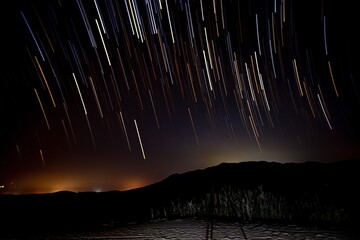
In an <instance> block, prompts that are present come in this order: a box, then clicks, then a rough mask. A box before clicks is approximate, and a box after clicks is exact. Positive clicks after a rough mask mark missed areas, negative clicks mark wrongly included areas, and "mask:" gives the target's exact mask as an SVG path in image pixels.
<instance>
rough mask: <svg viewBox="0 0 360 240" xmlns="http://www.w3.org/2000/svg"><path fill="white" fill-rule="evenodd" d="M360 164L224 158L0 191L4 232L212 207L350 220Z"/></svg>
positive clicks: (251, 215)
mask: <svg viewBox="0 0 360 240" xmlns="http://www.w3.org/2000/svg"><path fill="white" fill-rule="evenodd" d="M359 170H360V160H347V161H338V162H333V163H319V162H305V163H277V162H266V161H260V162H240V163H221V164H219V165H217V166H213V167H209V168H206V169H199V170H194V171H189V172H186V173H182V174H173V175H170V176H169V177H167V178H166V179H164V180H162V181H160V182H157V183H154V184H151V185H149V186H145V187H141V188H138V189H133V190H127V191H109V192H100V193H98V192H78V193H75V192H68V191H62V192H56V193H48V194H24V195H0V212H1V218H0V225H1V226H2V228H3V229H4V230H6V231H3V233H4V232H14V231H19V229H22V230H23V231H25V232H27V233H28V232H36V231H61V230H63V229H74V228H88V227H91V228H94V227H99V226H104V225H114V224H125V223H129V222H141V221H150V220H154V219H158V218H176V217H187V216H190V217H206V215H207V214H208V213H209V209H210V207H212V208H213V209H214V210H213V212H212V215H214V214H215V215H216V216H219V217H234V216H235V217H237V218H239V217H243V220H268V219H275V220H289V221H293V220H302V221H303V222H306V221H308V220H315V221H320V220H326V221H328V222H334V223H340V224H343V225H348V226H351V225H353V224H354V223H355V222H356V219H357V217H358V216H359V214H358V213H359V200H360V199H359V197H358V196H359V195H358V191H359V187H358V186H359V184H358V183H359V180H360V179H359V178H360V177H359V176H360V175H359ZM226 206H231V207H229V209H227V207H226ZM279 206H280V207H279ZM239 209H240V210H241V209H242V210H241V211H240V210H239ZM250 210H251V211H250ZM279 211H281V212H279ZM234 212H236V214H235V213H234ZM215 215H214V216H215ZM239 215H240V216H239ZM297 217H298V219H297ZM263 218H266V219H263Z"/></svg>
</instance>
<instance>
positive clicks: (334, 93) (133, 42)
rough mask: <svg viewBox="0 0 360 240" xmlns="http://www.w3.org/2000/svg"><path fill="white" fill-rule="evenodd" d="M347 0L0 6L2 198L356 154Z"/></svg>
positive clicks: (352, 32) (353, 40)
mask: <svg viewBox="0 0 360 240" xmlns="http://www.w3.org/2000/svg"><path fill="white" fill-rule="evenodd" d="M351 5H352V4H350V3H333V2H331V1H315V2H311V3H309V2H303V1H294V0H293V1H290V0H272V1H250V0H240V1H234V0H233V1H231V0H220V1H219V0H213V1H210V0H209V1H204V0H199V1H195V0H118V1H114V0H94V1H84V0H74V1H63V0H47V1H38V0H35V1H22V0H17V1H13V2H12V3H2V7H1V8H2V10H1V15H2V17H1V18H2V19H1V28H2V34H1V35H2V39H3V41H4V42H3V43H2V46H1V53H2V54H1V55H2V59H3V61H2V62H3V63H2V64H1V73H0V74H1V82H0V84H1V88H0V91H1V103H0V107H1V116H2V119H3V121H2V123H1V125H2V126H1V132H2V134H1V135H2V136H1V141H2V144H1V152H0V153H1V155H0V156H1V159H0V161H1V162H0V164H1V165H0V169H1V170H0V185H1V186H3V187H2V188H1V189H0V192H6V193H25V192H51V191H57V190H71V191H88V190H90V191H95V189H97V190H99V189H100V190H101V191H105V190H112V189H117V190H125V189H130V188H134V187H140V186H143V185H146V184H150V183H152V182H155V181H159V180H161V179H163V178H164V177H167V176H168V175H170V174H172V173H176V172H183V171H187V170H192V169H196V168H204V167H208V166H212V165H214V164H219V163H221V162H225V161H233V162H238V161H248V160H267V161H279V162H298V161H308V160H309V161H333V160H340V159H348V158H358V157H360V149H359V146H360V145H359V143H360V141H359V133H360V131H359V130H360V128H359V125H358V122H359V120H360V119H359V116H358V115H359V110H360V95H359V87H360V86H359V77H360V76H359V72H358V69H359V68H358V60H357V59H358V56H359V55H358V42H357V37H356V27H355V25H356V23H357V22H358V19H357V17H356V14H357V13H356V12H355V10H354V8H355V6H351Z"/></svg>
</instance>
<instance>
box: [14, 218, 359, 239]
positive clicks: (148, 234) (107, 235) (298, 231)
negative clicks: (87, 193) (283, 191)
mask: <svg viewBox="0 0 360 240" xmlns="http://www.w3.org/2000/svg"><path fill="white" fill-rule="evenodd" d="M244 235H245V236H244ZM8 239H16V238H8ZM29 239H44V240H45V239H49V240H50V239H59V240H60V239H74V240H76V239H82V240H85V239H87V240H97V239H111V240H115V239H163V240H166V239H252V240H255V239H256V240H270V239H308V240H310V239H332V240H335V239H339V240H350V239H357V238H356V237H355V236H354V234H352V233H349V232H343V231H338V230H337V231H335V230H325V229H320V228H315V227H313V228H312V227H300V226H297V225H279V224H254V223H253V224H249V223H247V224H244V226H242V227H240V225H239V223H236V222H219V221H215V222H214V223H213V225H212V224H211V223H209V222H207V221H205V220H196V219H181V220H171V221H158V222H151V223H143V224H129V225H127V226H123V227H111V226H107V227H104V228H101V229H97V230H96V231H95V230H94V231H86V232H85V231H82V232H73V233H66V234H65V233H63V234H54V235H42V236H37V237H36V238H29Z"/></svg>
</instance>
